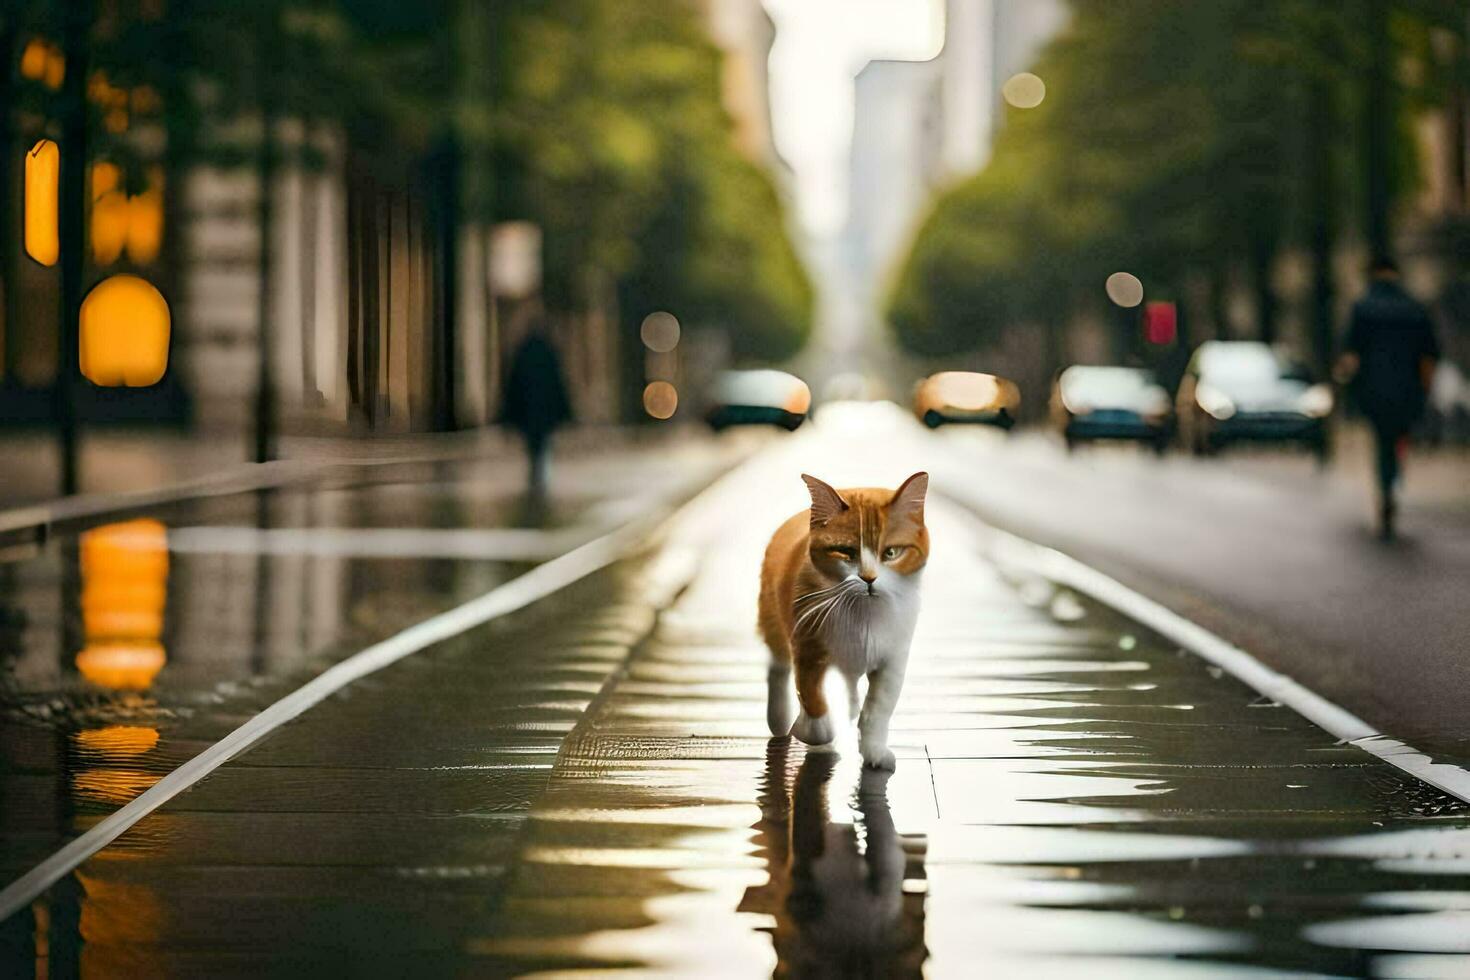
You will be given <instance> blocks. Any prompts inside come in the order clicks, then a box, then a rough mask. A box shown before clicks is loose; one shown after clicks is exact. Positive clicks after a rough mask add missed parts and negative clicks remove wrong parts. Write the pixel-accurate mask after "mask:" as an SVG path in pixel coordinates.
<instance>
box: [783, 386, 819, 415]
mask: <svg viewBox="0 0 1470 980" xmlns="http://www.w3.org/2000/svg"><path fill="white" fill-rule="evenodd" d="M782 407H784V408H785V409H786V411H788V412H790V413H791V414H792V415H805V414H806V412H807V409H809V408H811V407H812V390H811V389H810V388H808V387H807V386H806V382H805V381H796V383H795V385H794V386H793V387H792V389H791V394H789V395H787V396H786V404H785V405H784V406H782Z"/></svg>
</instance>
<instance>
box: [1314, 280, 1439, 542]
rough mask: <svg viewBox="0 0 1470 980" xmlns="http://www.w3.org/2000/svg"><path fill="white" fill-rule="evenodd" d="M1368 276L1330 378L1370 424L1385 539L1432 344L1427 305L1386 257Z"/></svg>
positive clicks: (1428, 375) (1424, 392)
mask: <svg viewBox="0 0 1470 980" xmlns="http://www.w3.org/2000/svg"><path fill="white" fill-rule="evenodd" d="M1369 278H1370V280H1371V282H1370V284H1369V286H1368V292H1367V293H1366V294H1364V296H1363V298H1362V299H1360V300H1358V302H1357V303H1356V304H1354V305H1353V312H1352V316H1351V318H1350V319H1349V321H1348V331H1347V341H1346V343H1345V344H1344V346H1343V353H1342V357H1341V359H1340V360H1339V362H1338V377H1339V379H1340V380H1343V381H1346V382H1348V384H1349V391H1350V392H1351V394H1352V395H1353V397H1354V398H1355V400H1356V401H1357V404H1358V408H1359V409H1360V410H1361V411H1362V412H1363V414H1364V415H1365V416H1366V417H1367V419H1368V422H1369V424H1371V425H1372V427H1373V439H1374V449H1375V455H1376V460H1377V470H1378V530H1379V534H1380V535H1381V536H1382V537H1383V538H1384V539H1385V540H1386V539H1390V538H1392V537H1393V535H1394V518H1395V516H1396V511H1397V503H1396V501H1395V500H1394V491H1395V490H1396V488H1397V485H1398V480H1399V470H1400V467H1401V465H1402V457H1403V453H1404V451H1405V449H1406V448H1407V445H1408V437H1409V430H1410V429H1411V428H1412V427H1413V425H1414V423H1415V422H1416V421H1417V420H1418V419H1419V416H1420V415H1422V414H1423V413H1424V405H1425V401H1426V399H1427V396H1428V393H1429V386H1430V382H1431V381H1432V380H1433V378H1434V368H1435V363H1436V362H1437V361H1438V360H1439V344H1438V342H1437V341H1436V340H1435V337H1434V324H1433V323H1432V321H1431V320H1430V317H1429V311H1428V310H1427V309H1425V307H1424V306H1423V305H1422V304H1421V303H1419V302H1418V301H1417V300H1415V299H1414V298H1413V297H1412V296H1410V295H1409V294H1408V293H1407V292H1405V291H1404V287H1403V285H1402V284H1401V283H1400V282H1399V269H1398V266H1397V265H1396V264H1395V263H1394V261H1393V260H1392V259H1390V258H1387V257H1386V256H1385V257H1379V258H1376V259H1374V260H1373V263H1372V265H1371V266H1370V267H1369Z"/></svg>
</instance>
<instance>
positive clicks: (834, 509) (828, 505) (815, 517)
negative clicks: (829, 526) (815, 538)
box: [801, 473, 847, 527]
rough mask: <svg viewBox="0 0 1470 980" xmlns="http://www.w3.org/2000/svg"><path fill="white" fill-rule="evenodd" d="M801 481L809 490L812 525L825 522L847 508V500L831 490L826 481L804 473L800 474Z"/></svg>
mask: <svg viewBox="0 0 1470 980" xmlns="http://www.w3.org/2000/svg"><path fill="white" fill-rule="evenodd" d="M801 481H802V482H803V483H805V484H806V488H807V490H809V491H811V495H812V526H813V527H816V526H818V525H821V524H826V523H827V522H828V521H830V520H831V519H832V518H834V517H836V516H837V515H838V514H840V513H842V512H843V511H845V510H847V501H845V500H843V499H842V494H840V493H838V492H837V491H836V490H833V489H832V488H831V487H830V486H829V485H827V484H826V483H823V482H822V481H821V480H818V479H817V478H816V477H814V476H808V475H807V474H805V473H803V474H802V475H801Z"/></svg>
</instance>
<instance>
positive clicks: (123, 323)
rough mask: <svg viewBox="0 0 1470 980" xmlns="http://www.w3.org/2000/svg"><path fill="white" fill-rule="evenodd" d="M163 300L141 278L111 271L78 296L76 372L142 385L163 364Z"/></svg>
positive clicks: (113, 383) (159, 373)
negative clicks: (78, 367)
mask: <svg viewBox="0 0 1470 980" xmlns="http://www.w3.org/2000/svg"><path fill="white" fill-rule="evenodd" d="M169 324H170V319H169V311H168V302H167V301H166V300H165V299H164V298H163V294H162V293H160V292H159V291H158V290H157V289H155V288H154V287H153V284H152V283H150V282H148V281H147V280H146V279H140V278H139V277H137V276H128V275H118V276H111V277H109V278H107V279H104V280H102V282H100V283H98V284H97V285H96V286H95V287H94V288H93V289H92V291H91V292H90V293H88V294H87V298H86V299H85V300H83V301H82V316H81V324H80V330H81V338H80V355H81V369H82V374H83V375H84V376H85V377H86V378H87V380H89V381H91V382H92V383H93V384H96V385H103V386H107V387H117V386H123V385H125V386H127V387H129V388H140V387H146V386H147V385H151V384H157V383H158V380H159V379H160V378H162V377H163V372H164V371H165V370H166V369H167V368H168V336H169Z"/></svg>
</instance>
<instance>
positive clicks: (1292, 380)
mask: <svg viewBox="0 0 1470 980" xmlns="http://www.w3.org/2000/svg"><path fill="white" fill-rule="evenodd" d="M1335 401H1336V399H1335V398H1334V396H1333V392H1332V388H1331V386H1329V385H1326V384H1317V383H1313V381H1312V378H1311V376H1310V374H1309V373H1308V372H1306V371H1305V370H1304V369H1302V368H1301V367H1300V366H1298V365H1295V364H1293V363H1292V362H1290V361H1287V360H1285V359H1284V358H1282V357H1281V356H1280V355H1279V354H1277V352H1276V351H1275V350H1273V349H1272V348H1271V347H1270V346H1269V345H1267V344H1264V343H1260V342H1258V341H1246V340H1236V341H1225V340H1211V341H1206V342H1205V343H1203V344H1201V345H1200V346H1199V349H1198V350H1196V351H1195V352H1194V356H1193V357H1191V358H1190V360H1189V366H1188V367H1187V368H1186V369H1185V372H1184V378H1183V380H1182V381H1181V382H1180V385H1179V393H1178V396H1177V399H1176V402H1175V404H1176V409H1177V413H1178V417H1179V431H1180V435H1181V437H1182V438H1183V440H1184V444H1185V445H1186V446H1187V447H1189V448H1190V449H1191V450H1193V451H1194V452H1195V453H1196V454H1197V455H1204V454H1208V453H1213V452H1215V451H1216V450H1218V449H1220V448H1221V447H1223V446H1226V445H1229V444H1230V443H1233V442H1243V441H1265V442H1285V443H1296V444H1298V445H1301V446H1303V447H1305V448H1307V449H1310V450H1311V451H1312V452H1314V453H1316V454H1317V456H1318V458H1319V459H1322V460H1325V459H1326V458H1327V457H1328V455H1329V454H1330V453H1331V450H1332V442H1331V434H1330V432H1329V428H1328V419H1329V418H1330V417H1331V415H1332V410H1333V406H1334V404H1335Z"/></svg>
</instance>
